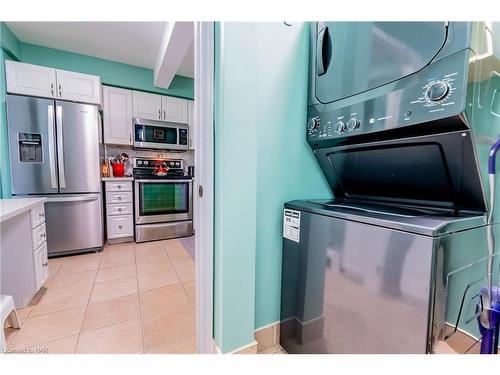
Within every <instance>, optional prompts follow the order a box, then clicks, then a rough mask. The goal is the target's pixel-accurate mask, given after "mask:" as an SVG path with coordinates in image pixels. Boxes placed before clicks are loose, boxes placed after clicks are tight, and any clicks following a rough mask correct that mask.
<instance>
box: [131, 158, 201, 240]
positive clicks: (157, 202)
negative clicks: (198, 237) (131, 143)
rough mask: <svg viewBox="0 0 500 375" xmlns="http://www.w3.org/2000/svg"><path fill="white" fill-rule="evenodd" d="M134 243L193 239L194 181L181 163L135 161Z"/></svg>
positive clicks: (167, 160)
mask: <svg viewBox="0 0 500 375" xmlns="http://www.w3.org/2000/svg"><path fill="white" fill-rule="evenodd" d="M133 166H134V169H133V171H134V179H135V181H134V198H135V215H134V224H135V241H136V242H146V241H154V240H162V239H169V238H176V237H185V236H190V235H192V234H193V233H194V232H193V180H192V178H191V177H189V176H186V173H185V171H184V162H183V161H182V160H180V159H148V158H135V159H133Z"/></svg>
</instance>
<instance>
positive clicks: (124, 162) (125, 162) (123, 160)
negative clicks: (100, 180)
mask: <svg viewBox="0 0 500 375" xmlns="http://www.w3.org/2000/svg"><path fill="white" fill-rule="evenodd" d="M108 162H109V164H108V165H109V167H108V175H107V176H105V175H104V173H103V176H102V177H125V176H127V177H130V176H132V170H131V167H130V161H129V157H128V155H127V154H125V153H122V154H120V155H118V156H117V157H110V158H108Z"/></svg>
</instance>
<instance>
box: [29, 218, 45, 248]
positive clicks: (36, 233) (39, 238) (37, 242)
mask: <svg viewBox="0 0 500 375" xmlns="http://www.w3.org/2000/svg"><path fill="white" fill-rule="evenodd" d="M31 233H32V236H33V250H36V249H38V248H39V247H40V246H42V244H43V243H44V242H45V240H46V239H47V231H46V229H45V223H43V224H41V225H39V226H38V227H36V228H35V229H33V230H32V232H31Z"/></svg>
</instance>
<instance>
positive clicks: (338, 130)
mask: <svg viewBox="0 0 500 375" xmlns="http://www.w3.org/2000/svg"><path fill="white" fill-rule="evenodd" d="M333 129H334V130H335V133H337V134H342V133H343V132H345V131H346V126H345V123H344V121H339V122H337V123H336V124H335V126H334V128H333Z"/></svg>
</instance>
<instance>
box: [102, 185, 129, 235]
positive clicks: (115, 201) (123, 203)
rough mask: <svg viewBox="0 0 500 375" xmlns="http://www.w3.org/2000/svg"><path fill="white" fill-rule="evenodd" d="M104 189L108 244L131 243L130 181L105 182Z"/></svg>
mask: <svg viewBox="0 0 500 375" xmlns="http://www.w3.org/2000/svg"><path fill="white" fill-rule="evenodd" d="M105 189H106V229H107V234H108V236H107V237H108V242H109V243H119V242H128V241H133V240H134V216H133V213H134V212H133V205H132V181H106V184H105Z"/></svg>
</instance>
